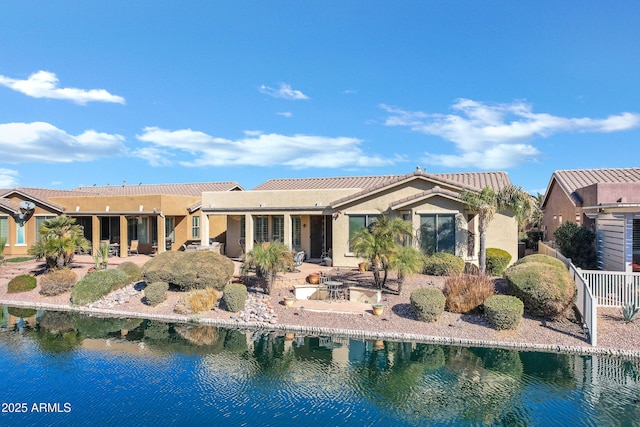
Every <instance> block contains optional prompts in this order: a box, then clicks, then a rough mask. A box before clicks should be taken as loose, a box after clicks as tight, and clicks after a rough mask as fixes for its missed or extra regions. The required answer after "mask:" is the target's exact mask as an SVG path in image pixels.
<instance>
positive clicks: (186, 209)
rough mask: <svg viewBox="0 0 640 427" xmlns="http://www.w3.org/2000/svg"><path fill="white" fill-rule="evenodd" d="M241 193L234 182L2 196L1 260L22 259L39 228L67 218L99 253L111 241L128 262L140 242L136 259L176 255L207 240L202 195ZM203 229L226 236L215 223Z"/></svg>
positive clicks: (30, 190) (36, 190)
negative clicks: (195, 242) (167, 252)
mask: <svg viewBox="0 0 640 427" xmlns="http://www.w3.org/2000/svg"><path fill="white" fill-rule="evenodd" d="M242 190H243V189H242V187H241V186H240V185H238V184H237V183H235V182H205V183H188V184H139V185H126V183H125V184H123V185H117V186H116V185H113V186H112V185H108V186H91V187H78V188H76V189H73V190H51V189H40V188H15V189H11V190H4V191H2V193H0V237H6V238H7V244H6V245H5V251H4V253H5V255H25V254H27V253H28V250H29V247H31V245H32V244H33V243H34V242H35V241H36V240H37V238H38V236H37V230H38V229H39V226H40V224H41V223H42V222H43V221H45V220H46V219H48V218H51V217H54V216H57V215H61V214H66V215H67V216H69V217H72V218H75V219H76V222H77V223H78V224H80V225H82V226H83V228H84V233H85V237H86V238H87V239H88V240H89V241H90V242H91V246H92V247H93V248H96V247H99V245H100V242H101V241H109V242H110V243H111V244H115V245H118V246H119V248H120V250H119V255H120V256H122V257H126V256H127V252H128V251H127V250H126V249H128V248H129V245H130V243H131V241H132V240H138V242H139V247H138V251H139V252H140V253H152V252H155V251H157V252H163V251H165V250H177V249H179V248H180V247H181V246H182V245H183V244H185V243H187V242H189V241H192V240H198V241H199V240H200V239H202V238H203V236H205V235H203V234H201V230H202V228H204V227H203V224H201V223H200V221H201V219H202V216H201V215H200V203H201V195H202V192H203V191H218V192H226V191H242ZM21 202H29V205H28V206H29V207H31V206H33V208H32V209H31V210H30V211H28V212H27V211H26V210H25V209H24V207H26V206H27V204H25V203H22V204H21ZM206 229H207V230H208V231H210V232H212V233H216V230H218V234H222V233H224V231H223V230H221V227H220V226H219V225H217V224H216V223H215V218H212V223H211V224H207V225H206ZM206 237H216V235H215V234H214V235H209V234H207V235H206ZM221 237H224V236H221Z"/></svg>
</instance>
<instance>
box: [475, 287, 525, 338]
mask: <svg viewBox="0 0 640 427" xmlns="http://www.w3.org/2000/svg"><path fill="white" fill-rule="evenodd" d="M523 313H524V304H523V303H522V301H520V300H519V299H518V298H516V297H514V296H509V295H494V296H492V297H489V298H487V300H486V301H485V302H484V314H485V316H487V319H488V320H489V323H491V325H493V327H494V328H496V329H497V330H503V329H517V328H518V325H519V324H520V319H522V314H523Z"/></svg>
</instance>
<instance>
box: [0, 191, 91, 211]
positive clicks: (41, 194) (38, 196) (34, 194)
mask: <svg viewBox="0 0 640 427" xmlns="http://www.w3.org/2000/svg"><path fill="white" fill-rule="evenodd" d="M13 193H18V194H21V195H24V196H26V197H28V198H30V199H33V200H35V201H38V202H40V203H43V204H46V205H49V206H51V207H53V208H55V209H58V210H59V211H62V210H63V209H64V207H63V206H62V205H59V204H57V203H53V202H50V201H49V200H48V198H49V197H63V196H82V195H84V196H89V195H92V194H91V193H83V192H81V191H74V190H52V189H49V188H33V187H16V188H13V189H11V190H6V191H5V192H3V193H2V194H0V197H2V198H4V197H6V196H8V195H10V194H13Z"/></svg>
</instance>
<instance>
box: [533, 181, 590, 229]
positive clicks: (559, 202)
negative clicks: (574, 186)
mask: <svg viewBox="0 0 640 427" xmlns="http://www.w3.org/2000/svg"><path fill="white" fill-rule="evenodd" d="M548 191H549V195H548V196H547V201H546V204H545V207H544V216H543V218H542V226H543V230H545V235H544V239H545V240H547V241H553V240H555V238H554V237H553V233H554V232H555V231H556V229H557V228H558V227H559V226H560V225H561V224H562V223H564V222H567V221H569V222H575V223H576V224H578V225H582V209H581V208H579V207H576V206H575V205H574V204H573V202H572V201H571V199H570V198H569V196H568V195H567V194H566V193H565V192H564V191H563V190H562V188H560V186H559V185H558V184H557V183H556V182H555V181H554V182H553V183H552V184H551V187H550V188H549V190H548ZM576 215H578V218H579V220H578V221H576Z"/></svg>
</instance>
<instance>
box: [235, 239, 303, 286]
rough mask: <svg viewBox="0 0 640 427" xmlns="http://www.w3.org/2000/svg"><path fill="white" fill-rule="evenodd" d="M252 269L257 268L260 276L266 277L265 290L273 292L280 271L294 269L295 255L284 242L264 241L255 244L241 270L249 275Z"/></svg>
mask: <svg viewBox="0 0 640 427" xmlns="http://www.w3.org/2000/svg"><path fill="white" fill-rule="evenodd" d="M251 269H255V270H256V275H257V276H258V277H264V279H265V283H266V286H265V292H266V293H267V294H271V291H272V289H273V282H274V281H275V279H276V275H277V274H278V272H281V271H282V272H284V271H289V270H293V256H292V255H291V251H290V250H289V248H288V247H287V246H286V245H285V244H284V243H281V242H271V243H268V242H267V243H262V244H260V245H256V246H254V247H253V249H252V250H250V251H249V252H247V253H246V254H245V256H244V260H243V261H242V266H241V267H240V271H241V272H242V274H243V275H247V274H248V273H249V270H251Z"/></svg>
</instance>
